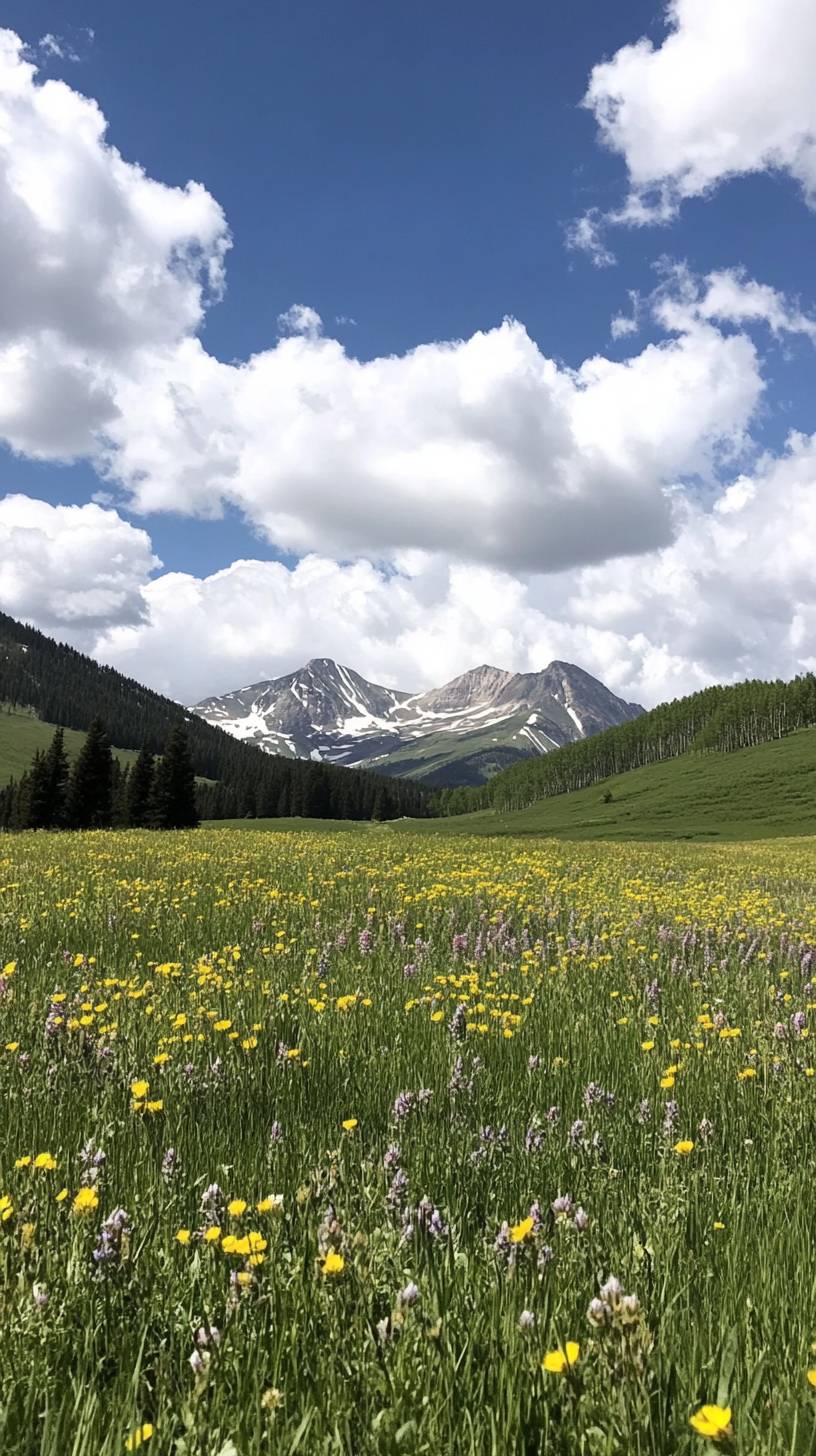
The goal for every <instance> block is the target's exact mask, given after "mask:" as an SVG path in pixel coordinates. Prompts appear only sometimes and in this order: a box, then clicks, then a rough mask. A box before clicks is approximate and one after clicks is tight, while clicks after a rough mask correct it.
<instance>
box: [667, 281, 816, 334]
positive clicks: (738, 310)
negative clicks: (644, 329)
mask: <svg viewBox="0 0 816 1456" xmlns="http://www.w3.org/2000/svg"><path fill="white" fill-rule="evenodd" d="M662 271H663V274H664V283H663V286H662V287H661V288H660V289H659V290H658V291H657V293H656V294H655V295H654V296H653V313H654V315H655V317H656V318H657V320H658V321H659V322H660V323H661V324H662V325H663V327H664V328H668V329H680V330H682V329H684V328H687V327H688V326H689V322H690V320H692V319H705V320H706V321H707V322H717V323H730V324H736V325H737V326H738V327H743V326H744V325H745V324H756V323H763V324H766V325H767V327H768V328H769V329H770V330H771V332H772V333H773V334H775V335H777V336H779V335H781V334H804V335H805V337H806V338H808V339H810V341H811V343H816V319H814V318H811V317H810V315H808V314H806V313H804V312H803V310H802V308H801V307H800V305H799V303H798V301H795V300H791V299H789V298H788V297H787V295H786V294H785V293H782V292H780V291H779V289H776V288H771V287H770V286H769V285H768V284H767V283H757V281H756V280H755V279H754V278H749V277H748V275H747V273H746V271H745V269H744V268H723V269H720V270H718V271H715V272H713V273H708V274H706V275H705V277H703V278H697V277H696V276H695V275H694V274H692V273H691V272H690V271H689V269H688V268H687V267H686V266H685V265H684V264H673V265H665V264H664V265H663V268H662Z"/></svg>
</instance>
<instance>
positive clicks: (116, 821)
mask: <svg viewBox="0 0 816 1456" xmlns="http://www.w3.org/2000/svg"><path fill="white" fill-rule="evenodd" d="M129 777H130V765H129V764H125V765H124V767H123V766H122V764H121V763H120V761H119V759H118V758H114V760H113V786H112V789H111V826H112V828H114V829H127V827H128V778H129Z"/></svg>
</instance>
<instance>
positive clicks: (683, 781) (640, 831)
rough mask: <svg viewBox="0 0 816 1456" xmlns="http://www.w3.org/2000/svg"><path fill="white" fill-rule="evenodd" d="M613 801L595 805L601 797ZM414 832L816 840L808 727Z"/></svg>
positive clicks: (815, 739) (813, 744)
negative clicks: (518, 807)
mask: <svg viewBox="0 0 816 1456" xmlns="http://www.w3.org/2000/svg"><path fill="white" fill-rule="evenodd" d="M607 791H609V792H611V794H612V802H611V803H609V804H605V803H603V795H604V793H605V792H607ZM408 827H410V829H411V832H412V833H416V832H420V833H445V834H544V835H553V836H554V837H555V838H558V839H640V840H649V839H652V840H660V839H663V840H668V839H700V840H705V839H709V840H711V839H717V840H739V839H772V838H778V837H780V836H784V835H795V834H813V833H814V832H816V729H814V728H806V729H803V730H802V731H801V732H799V733H794V734H791V736H790V737H789V738H782V739H777V740H775V741H774V742H773V743H763V744H760V745H759V746H758V747H757V748H745V749H742V750H740V751H739V752H738V753H712V754H686V755H684V756H683V757H682V758H676V759H672V760H670V761H669V762H667V763H660V764H653V765H651V766H650V767H649V768H640V769H633V770H632V771H631V772H629V773H625V774H619V775H617V776H616V777H615V778H610V779H607V780H605V782H604V783H602V784H596V785H594V787H592V788H590V789H581V790H579V791H578V792H576V793H574V794H560V795H558V796H557V797H555V798H551V799H541V800H540V801H539V802H538V803H537V804H533V805H531V806H530V807H529V808H527V809H522V810H519V811H518V812H517V813H512V814H498V813H496V812H495V811H493V810H484V811H482V812H480V813H478V814H462V815H457V816H455V817H454V818H450V819H434V820H400V821H398V822H397V823H396V824H395V825H394V826H393V828H394V829H395V830H396V831H399V830H401V829H403V828H408Z"/></svg>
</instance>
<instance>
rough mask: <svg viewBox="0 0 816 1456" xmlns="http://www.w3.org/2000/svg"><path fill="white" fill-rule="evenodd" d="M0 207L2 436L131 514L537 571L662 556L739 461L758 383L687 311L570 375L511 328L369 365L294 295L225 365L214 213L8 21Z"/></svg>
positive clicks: (750, 353)
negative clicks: (153, 164)
mask: <svg viewBox="0 0 816 1456" xmlns="http://www.w3.org/2000/svg"><path fill="white" fill-rule="evenodd" d="M0 206H2V209H3V217H4V227H3V230H2V234H1V235H0V436H2V437H3V438H5V440H6V441H7V442H8V443H9V444H10V445H11V447H12V448H13V449H15V450H17V451H19V452H22V453H25V454H26V455H29V456H34V457H37V458H41V459H71V458H75V457H77V456H81V455H86V456H88V457H89V458H91V459H92V460H93V461H94V463H95V465H96V466H97V469H98V470H99V471H100V472H101V473H102V474H104V475H105V476H106V482H105V483H106V485H107V487H108V488H109V489H114V488H115V487H117V486H118V487H119V488H120V489H121V491H122V492H123V498H124V499H125V500H127V501H128V502H129V503H130V504H131V505H132V506H133V507H134V508H135V509H137V510H139V511H143V512H149V511H155V510H169V511H181V512H186V513H189V514H196V515H209V516H217V515H218V514H219V513H220V512H221V511H222V510H223V509H224V507H225V506H230V507H233V508H237V509H238V510H239V511H240V512H242V513H243V515H244V516H245V518H246V519H247V520H248V521H249V522H250V523H251V524H252V525H253V526H254V527H255V528H257V529H258V530H259V531H260V532H261V533H262V534H264V535H265V536H266V538H267V539H268V540H269V541H270V542H271V543H273V544H274V545H275V546H277V547H280V548H282V549H285V550H287V551H292V552H295V553H303V552H319V553H330V554H335V555H339V556H342V557H350V556H360V555H369V556H372V557H374V558H376V559H379V560H384V561H387V560H393V559H394V556H395V554H397V553H399V552H402V551H406V550H421V551H430V552H437V553H439V552H442V553H445V554H447V555H450V556H451V557H458V558H460V559H462V560H477V561H482V562H485V563H488V564H491V565H494V566H498V567H501V568H509V569H523V570H531V571H532V570H539V571H543V570H560V569H564V568H567V567H569V566H572V565H578V564H581V563H586V562H593V561H599V560H602V559H604V558H606V557H608V556H611V555H618V554H621V553H626V552H635V553H636V552H640V551H646V550H649V549H653V548H654V547H656V546H659V545H661V544H663V543H665V542H666V541H668V539H669V538H670V533H671V511H670V504H669V500H668V496H667V493H668V492H670V490H671V488H672V487H673V486H674V485H675V484H676V482H677V480H678V479H681V478H683V477H685V476H687V475H689V474H693V473H697V472H699V473H702V474H707V473H709V472H710V471H711V469H712V468H713V466H714V465H715V464H716V462H717V461H718V460H719V459H720V458H721V457H722V456H723V455H724V454H725V455H728V454H733V453H734V452H735V451H737V450H739V449H740V448H741V446H742V445H743V444H744V442H745V439H746V432H747V430H748V427H749V424H750V421H751V418H752V414H753V412H754V410H755V408H756V405H757V402H758V399H759V397H760V393H761V390H762V381H761V378H760V372H759V364H758V360H757V356H756V353H755V350H754V347H753V345H752V343H751V342H750V340H749V339H748V338H747V336H745V335H742V334H740V335H738V336H735V337H730V338H726V337H725V336H724V335H723V334H722V333H721V332H720V331H719V330H718V329H717V328H716V327H714V326H713V325H712V324H711V323H710V322H707V321H706V320H705V319H703V318H702V317H695V318H690V319H689V320H687V321H686V320H684V321H683V322H682V324H681V325H680V326H679V327H678V328H676V329H670V330H669V337H666V338H665V339H664V340H663V341H662V342H661V343H660V344H657V345H651V346H650V347H649V348H647V349H644V350H643V351H642V352H641V353H639V354H636V355H634V356H633V357H631V358H629V359H627V360H624V361H622V362H620V361H619V362H612V361H609V360H606V359H604V358H602V357H599V358H592V359H589V360H587V361H586V362H585V363H584V364H582V365H581V366H580V367H579V368H577V369H570V368H567V367H565V366H563V365H562V364H559V363H558V362H557V361H555V360H553V359H551V358H549V357H548V356H547V355H546V353H545V352H543V351H542V350H541V349H540V348H539V347H538V345H537V344H536V343H535V342H534V341H533V340H532V339H531V338H530V337H529V336H528V334H527V333H526V331H525V329H524V327H523V325H522V324H520V323H518V322H517V321H515V320H512V319H507V320H505V321H504V322H503V323H501V324H499V325H498V326H497V327H494V328H491V329H487V330H485V331H483V332H478V333H475V334H474V335H473V336H472V337H471V338H469V339H461V340H452V341H449V342H433V343H428V344H425V345H422V346H420V347H419V348H416V349H413V350H411V351H410V352H408V353H406V354H404V355H401V356H394V357H386V358H376V359H372V360H369V361H365V362H362V361H360V360H358V359H356V358H354V357H353V356H352V355H350V354H348V353H347V352H346V350H345V349H344V348H343V346H342V345H341V344H340V343H339V342H338V341H337V340H335V339H331V338H327V337H325V336H324V335H323V332H322V324H321V320H320V317H319V315H318V314H317V312H316V311H315V310H314V309H313V308H311V307H310V306H309V305H307V304H302V303H299V304H295V305H293V307H292V308H290V309H289V310H288V311H287V312H286V313H285V314H284V315H282V316H281V319H280V321H279V322H280V328H281V330H282V332H283V334H284V337H281V338H279V339H278V341H277V342H276V343H275V345H274V347H271V348H268V349H265V350H263V351H262V352H260V353H258V354H256V355H254V356H253V357H252V358H250V359H249V360H247V361H246V362H245V363H238V364H235V363H222V362H221V361H220V360H218V359H216V358H214V357H213V356H212V355H211V354H209V353H208V352H207V351H206V349H205V348H204V345H203V343H202V342H201V339H200V338H199V337H197V334H196V330H197V329H198V327H199V325H200V324H201V322H202V318H203V314H204V310H205V308H206V305H207V303H208V301H209V300H211V299H212V297H213V296H214V295H215V296H217V294H218V292H219V290H220V289H221V287H222V285H223V268H224V257H225V252H226V249H227V247H228V244H229V235H228V232H227V228H226V223H225V220H224V217H223V214H222V212H221V209H220V208H219V207H218V205H217V203H216V202H215V201H214V200H213V198H212V197H211V196H210V195H209V193H208V192H206V190H205V189H204V188H203V187H202V186H201V185H200V184H196V183H188V185H187V187H186V188H174V187H167V186H164V185H162V184H161V183H159V182H156V181H154V180H152V179H151V178H149V177H147V176H146V175H145V173H144V172H143V171H142V170H141V169H140V168H138V167H137V166H134V165H133V164H131V163H128V162H125V161H124V160H123V159H122V157H121V156H120V155H119V153H118V152H117V151H116V150H115V149H114V148H113V147H112V146H111V145H110V144H109V143H108V142H107V140H106V137H105V122H104V118H103V117H102V115H101V113H100V111H99V109H98V107H97V106H96V104H95V103H94V102H93V101H89V100H87V99H86V98H85V97H82V96H80V95H79V94H78V93H77V92H75V91H73V90H72V89H71V88H69V87H68V86H67V85H65V84H64V83H63V82H55V81H46V82H44V83H41V82H40V81H39V80H38V78H37V74H36V71H35V68H34V66H33V65H32V64H31V62H30V61H29V60H27V59H26V57H25V55H24V53H23V50H22V47H21V44H20V42H19V40H18V39H17V38H16V37H15V36H13V35H12V34H11V32H9V31H4V32H0ZM678 397H682V398H683V400H684V405H685V408H684V410H683V411H678V410H677V408H676V399H677V398H678Z"/></svg>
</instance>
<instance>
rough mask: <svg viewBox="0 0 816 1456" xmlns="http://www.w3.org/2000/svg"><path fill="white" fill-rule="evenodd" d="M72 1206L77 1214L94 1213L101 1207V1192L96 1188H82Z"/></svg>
mask: <svg viewBox="0 0 816 1456" xmlns="http://www.w3.org/2000/svg"><path fill="white" fill-rule="evenodd" d="M71 1207H72V1209H73V1212H74V1213H77V1214H86V1213H93V1212H94V1210H95V1209H97V1208H98V1207H99V1194H98V1193H97V1191H96V1189H95V1188H80V1190H79V1192H78V1193H77V1194H76V1196H75V1198H74V1201H73V1203H72V1205H71Z"/></svg>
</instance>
